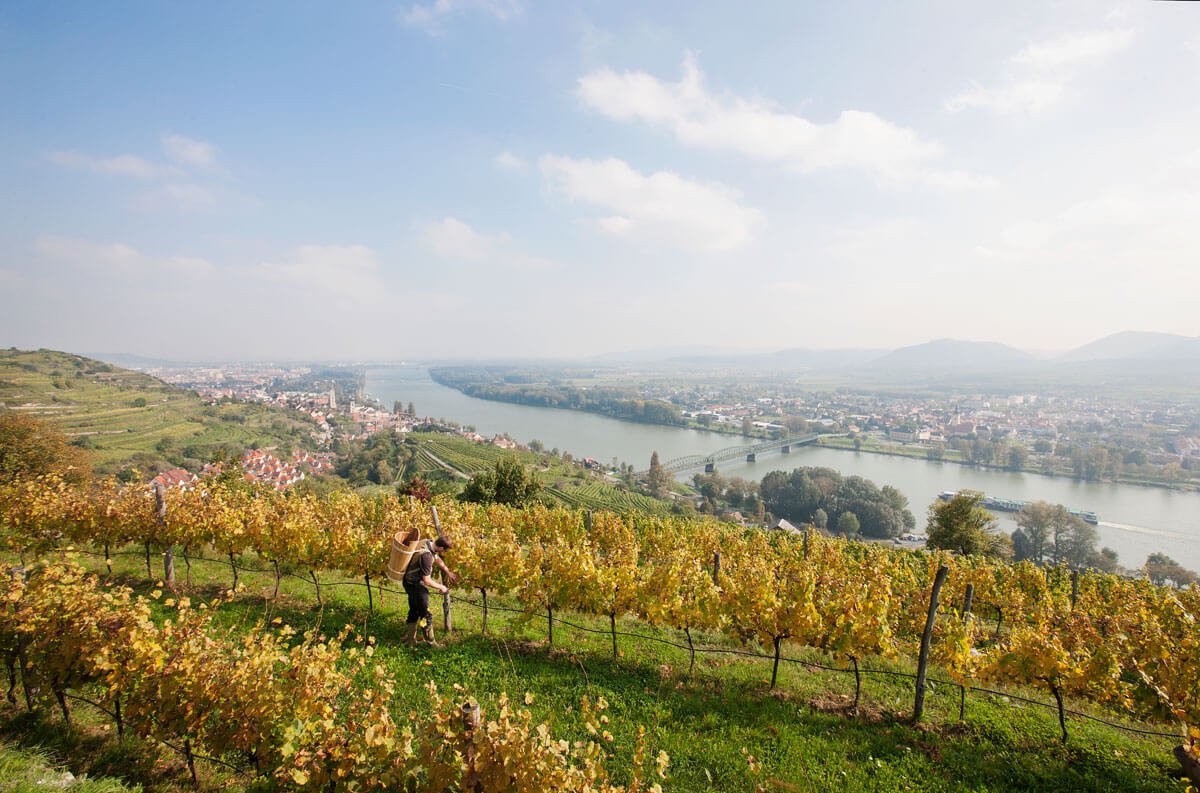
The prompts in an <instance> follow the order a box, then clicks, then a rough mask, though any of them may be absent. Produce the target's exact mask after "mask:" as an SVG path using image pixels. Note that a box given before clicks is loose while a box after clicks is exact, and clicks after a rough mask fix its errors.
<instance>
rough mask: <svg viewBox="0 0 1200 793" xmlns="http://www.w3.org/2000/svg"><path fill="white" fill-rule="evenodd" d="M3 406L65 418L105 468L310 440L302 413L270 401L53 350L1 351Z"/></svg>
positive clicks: (193, 461)
mask: <svg viewBox="0 0 1200 793" xmlns="http://www.w3.org/2000/svg"><path fill="white" fill-rule="evenodd" d="M0 406H2V407H3V409H7V410H15V411H20V412H22V413H27V414H30V415H34V416H37V417H38V418H41V419H45V420H48V421H51V422H52V423H54V424H55V425H57V426H58V427H59V428H60V429H61V430H62V431H63V432H64V433H66V434H67V436H68V437H69V438H71V439H72V441H73V442H74V443H75V445H77V446H81V447H83V448H86V449H89V450H91V451H92V452H93V454H94V459H95V463H96V467H97V470H99V471H101V472H115V471H118V470H120V469H121V468H124V467H125V466H128V465H134V466H137V467H138V468H139V469H141V470H142V471H143V472H150V471H153V470H158V469H162V468H166V467H170V466H175V465H183V466H185V467H188V468H191V469H193V470H194V469H197V468H199V467H200V465H201V464H202V463H204V462H207V461H209V460H211V459H212V458H213V457H214V456H215V455H216V454H217V453H218V452H221V451H225V452H227V453H231V454H240V453H241V452H242V451H243V450H245V449H247V448H250V447H251V446H253V445H258V446H261V447H267V446H280V447H286V448H298V447H305V446H308V445H309V444H310V439H309V430H310V429H311V424H310V423H309V422H308V421H307V420H305V419H304V417H302V416H298V415H296V414H293V413H290V412H287V411H284V410H280V409H278V408H275V407H270V406H266V405H251V404H245V403H239V404H228V405H206V404H204V402H203V401H201V399H200V398H199V397H198V396H196V395H195V394H194V393H192V392H190V391H184V390H182V389H179V388H175V387H174V386H171V385H168V384H166V383H164V382H162V381H161V380H157V379H155V378H153V377H150V376H149V375H145V374H141V373H140V372H134V371H130V370H128V369H121V368H119V367H116V366H112V365H111V364H106V363H103V362H101V361H97V360H94V359H91V358H85V357H83V356H80V355H73V354H71V353H65V352H56V351H53V350H37V351H21V350H13V349H9V350H3V351H0Z"/></svg>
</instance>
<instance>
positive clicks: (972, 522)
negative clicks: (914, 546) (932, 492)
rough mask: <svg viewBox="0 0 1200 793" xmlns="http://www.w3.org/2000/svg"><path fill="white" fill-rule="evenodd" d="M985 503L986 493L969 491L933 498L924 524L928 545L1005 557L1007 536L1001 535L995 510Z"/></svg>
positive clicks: (972, 553) (970, 553)
mask: <svg viewBox="0 0 1200 793" xmlns="http://www.w3.org/2000/svg"><path fill="white" fill-rule="evenodd" d="M982 503H983V494H982V493H976V492H974V491H970V490H964V491H961V492H959V493H957V494H955V495H954V497H953V498H951V499H949V500H947V501H943V500H941V499H938V500H937V501H934V502H933V503H932V504H931V505H930V506H929V518H928V523H927V524H926V527H925V533H926V534H927V535H928V537H929V540H928V542H927V543H926V545H927V546H928V547H930V548H942V549H945V550H947V551H954V552H956V553H961V554H967V555H980V556H999V557H1003V556H1005V550H1006V546H1007V543H1005V540H1007V539H1008V538H1007V536H1005V537H1004V539H1001V538H1000V535H999V534H998V533H997V531H996V521H995V519H994V518H993V517H992V513H990V512H988V511H987V510H986V509H984V508H983V506H982Z"/></svg>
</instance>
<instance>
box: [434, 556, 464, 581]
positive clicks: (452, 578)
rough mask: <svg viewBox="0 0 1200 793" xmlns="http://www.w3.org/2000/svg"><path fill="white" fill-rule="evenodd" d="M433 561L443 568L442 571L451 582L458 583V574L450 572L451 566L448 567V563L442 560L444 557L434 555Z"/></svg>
mask: <svg viewBox="0 0 1200 793" xmlns="http://www.w3.org/2000/svg"><path fill="white" fill-rule="evenodd" d="M433 563H434V564H436V565H437V566H438V567H439V568H441V571H442V572H443V573H445V574H446V578H448V579H450V583H451V584H456V583H458V575H456V574H455V573H452V572H450V568H449V567H446V563H445V562H443V561H442V557H440V556H435V557H433Z"/></svg>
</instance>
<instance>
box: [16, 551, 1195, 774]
mask: <svg viewBox="0 0 1200 793" xmlns="http://www.w3.org/2000/svg"><path fill="white" fill-rule="evenodd" d="M84 561H85V563H86V564H88V565H89V566H91V567H92V568H93V569H95V570H96V571H97V572H101V571H103V569H104V568H103V564H102V561H101V560H98V559H96V558H95V557H84ZM450 563H451V565H453V558H452V557H451V558H450ZM240 564H242V565H243V566H244V567H246V568H256V569H262V568H264V567H265V565H264V564H263V562H262V561H261V560H258V559H256V558H254V557H253V556H247V557H244V558H242V559H241V560H240ZM294 572H295V573H296V575H294V576H289V577H286V578H285V579H284V584H283V589H282V591H281V594H280V597H279V599H278V600H277V601H273V600H272V599H271V590H272V585H273V579H272V576H271V575H270V574H268V573H252V572H248V571H247V570H243V571H242V572H241V574H240V580H241V582H242V583H243V585H244V586H245V588H244V590H242V591H241V592H240V593H239V596H238V597H236V598H234V599H232V600H231V601H228V602H225V601H223V602H221V603H220V604H219V605H217V606H216V608H217V609H218V613H219V620H220V622H221V623H222V624H224V625H225V626H227V628H228V629H230V630H232V631H234V632H235V633H241V632H245V631H250V630H255V629H257V628H256V624H257V622H258V621H259V620H263V621H267V622H269V621H270V620H271V619H273V618H275V617H280V618H282V619H283V620H284V621H285V622H286V623H288V624H290V625H293V626H295V627H296V628H298V629H300V630H304V629H307V628H314V627H318V626H320V629H321V630H324V631H327V632H335V631H336V630H337V629H338V628H339V627H340V626H342V625H348V624H353V625H357V626H359V627H360V628H361V629H363V630H364V631H365V632H367V633H369V634H371V635H373V636H376V637H377V638H378V641H379V645H378V651H377V652H376V654H375V660H377V661H378V662H379V663H380V664H383V665H385V666H386V668H387V669H388V670H389V671H391V672H392V673H394V674H395V675H396V676H397V679H398V682H399V683H400V685H399V686H398V687H397V692H396V697H395V703H394V704H395V710H396V712H398V713H405V712H407V711H408V710H410V709H419V708H421V707H422V706H423V703H424V697H425V695H424V693H423V691H424V687H425V685H426V684H427V683H428V682H429V681H431V680H432V681H434V682H435V683H436V684H437V685H438V687H439V690H441V691H443V692H451V691H454V690H455V686H462V687H463V690H462V691H461V692H459V693H457V694H455V696H460V697H466V696H468V695H471V696H475V697H476V698H477V699H478V700H479V701H480V703H481V705H482V707H483V709H484V713H485V718H486V716H487V713H488V712H494V710H495V707H496V698H497V696H498V694H499V692H500V691H508V692H509V693H510V694H511V695H513V696H516V697H521V696H523V695H524V694H525V693H528V694H530V695H531V696H530V697H528V698H527V700H526V701H529V702H530V703H531V704H530V705H529V708H530V710H531V711H533V714H534V716H535V718H537V719H539V720H544V721H546V722H548V724H549V725H550V728H551V730H552V731H553V732H554V733H555V735H556V736H561V737H564V738H566V739H568V740H577V739H581V738H583V737H585V736H586V731H585V730H584V728H583V725H582V723H581V717H580V714H579V708H578V706H579V698H580V697H581V696H585V695H586V696H589V697H591V698H592V699H593V700H594V699H595V698H597V697H603V698H605V699H606V700H607V701H608V702H609V703H610V708H609V711H608V715H609V717H610V722H609V723H608V725H607V729H609V730H610V731H611V732H612V733H613V741H612V742H611V744H610V750H611V754H612V755H613V761H612V762H611V765H612V766H613V767H614V768H620V767H621V766H622V765H624V764H627V763H628V762H629V759H630V756H631V753H632V747H633V743H634V738H635V734H636V731H637V729H638V727H639V726H643V727H645V728H646V730H647V733H648V736H649V742H650V746H651V748H652V751H657V750H659V749H663V750H665V751H667V752H668V753H669V754H670V756H671V769H670V773H669V777H668V779H667V780H666V782H665V783H664V789H665V790H666V791H707V790H718V791H739V792H740V791H749V790H753V789H755V787H756V785H759V784H761V785H763V786H764V789H766V790H782V791H793V790H795V791H825V790H835V789H836V790H839V791H846V792H847V793H848V792H850V791H876V790H936V791H983V790H995V791H1004V790H1014V791H1015V790H1047V791H1050V790H1054V791H1058V790H1097V791H1099V790H1129V791H1178V790H1181V789H1182V786H1181V785H1180V784H1179V783H1178V782H1177V781H1176V780H1175V779H1174V778H1173V777H1172V774H1173V773H1174V772H1175V770H1176V768H1177V767H1176V766H1175V765H1174V762H1173V760H1171V758H1170V754H1169V752H1170V747H1171V745H1172V744H1173V743H1174V741H1171V740H1169V739H1161V738H1144V737H1139V736H1136V735H1132V734H1128V733H1125V732H1121V731H1118V730H1115V729H1113V728H1111V727H1107V726H1104V725H1101V724H1097V723H1094V722H1089V721H1084V720H1081V719H1074V718H1073V719H1071V722H1070V727H1071V739H1070V741H1069V742H1068V743H1067V744H1066V745H1065V746H1063V745H1061V744H1060V743H1059V741H1058V738H1057V735H1058V725H1057V723H1056V720H1055V715H1054V712H1053V710H1051V709H1046V708H1041V707H1036V706H1031V705H1026V704H1022V703H1020V702H1018V701H1017V700H1015V699H1012V698H1010V697H1000V696H994V695H987V694H981V693H978V692H972V693H971V694H970V695H969V696H968V697H967V699H966V708H965V719H964V721H962V722H959V721H958V705H959V692H958V689H957V687H955V686H948V685H940V684H936V683H935V684H934V687H933V690H932V691H931V693H930V697H929V699H928V701H927V710H926V722H925V724H924V725H922V726H920V727H914V726H912V725H911V724H909V723H908V721H907V719H906V715H907V711H908V709H909V708H910V707H911V700H912V687H911V681H908V680H905V679H903V678H892V677H888V676H882V675H880V676H869V677H867V678H866V680H865V682H864V700H863V704H862V707H861V708H860V711H859V713H858V714H857V715H856V714H854V713H852V712H851V710H850V707H849V703H850V698H851V694H852V692H853V685H854V681H853V676H852V675H847V674H844V673H836V672H830V671H824V670H820V669H813V668H808V667H805V666H802V665H801V664H798V663H796V664H785V666H784V668H783V669H782V670H781V675H780V685H779V686H778V689H777V690H775V691H769V690H768V687H767V683H766V680H767V677H768V676H769V674H770V665H769V662H766V661H762V660H753V659H743V658H739V657H737V656H735V655H730V654H727V653H726V654H711V655H701V656H700V657H699V658H698V660H697V665H696V670H695V672H694V674H692V675H689V674H688V673H687V666H688V660H687V653H686V652H685V651H681V650H679V649H677V648H675V647H671V646H668V645H665V644H662V643H661V641H660V640H669V641H672V642H678V641H679V638H680V637H679V636H677V635H676V634H674V633H673V632H671V631H660V630H656V629H652V628H650V627H648V626H646V625H643V624H640V623H637V622H636V621H633V620H621V621H619V622H618V623H617V627H618V630H619V631H621V632H622V633H623V634H625V633H627V634H636V636H633V635H621V636H620V637H619V644H618V652H619V656H618V657H617V658H615V659H614V658H613V657H612V646H611V639H610V636H609V634H608V630H607V629H608V625H607V621H606V620H600V621H597V620H593V619H590V618H587V617H583V616H580V615H575V614H570V615H566V617H565V620H566V622H561V621H560V622H558V624H556V625H555V629H554V644H553V646H548V645H547V642H546V636H547V632H546V621H545V619H544V617H535V618H532V619H531V618H527V617H522V616H520V615H514V614H512V613H509V612H503V611H500V608H499V607H504V606H512V605H515V604H514V603H512V602H510V601H505V600H497V599H491V605H492V608H491V610H490V614H489V618H488V633H487V634H486V635H484V634H483V633H482V625H481V619H480V610H479V609H478V608H477V607H476V606H474V605H472V604H471V603H469V602H468V599H470V600H477V598H478V596H477V594H473V593H467V592H455V593H454V594H453V599H452V603H453V609H452V618H453V621H454V631H453V633H452V634H451V635H450V639H449V643H448V645H447V646H446V647H444V648H442V649H439V650H431V649H429V648H428V647H425V646H418V647H415V648H414V647H407V646H404V645H402V644H401V643H400V637H401V632H402V627H403V623H402V618H403V601H402V595H398V594H397V593H395V592H394V591H389V592H388V593H386V594H385V595H383V596H382V597H383V601H382V607H381V603H380V595H379V594H378V593H375V595H374V609H373V610H369V609H368V604H367V598H366V594H365V591H364V588H363V587H362V586H361V585H359V584H358V582H354V581H346V580H342V579H339V581H337V582H335V581H333V580H329V581H325V582H323V585H322V589H323V591H324V593H325V597H324V606H323V608H318V607H317V605H316V603H315V601H314V597H313V588H312V585H311V583H310V582H308V581H306V580H303V579H302V578H301V577H300V574H301V573H303V571H300V570H296V571H294ZM179 575H180V578H181V579H183V578H184V576H185V571H184V567H183V565H182V564H180V566H179ZM190 575H191V586H190V588H189V592H190V593H191V595H192V597H193V599H196V598H203V599H206V600H207V599H211V598H213V597H215V596H216V595H217V594H218V593H219V592H220V591H221V590H222V589H223V588H224V587H227V586H228V584H229V581H230V570H229V567H228V564H227V563H224V562H221V561H218V560H215V559H213V560H206V561H199V560H193V562H192V564H191V572H190ZM114 578H115V579H116V580H118V581H121V582H125V583H128V584H130V585H132V586H134V587H135V588H137V589H138V590H140V591H142V592H148V591H149V590H150V589H151V588H152V586H153V585H152V584H149V583H148V582H147V580H146V578H145V569H144V567H143V560H142V558H141V556H140V552H138V551H136V550H132V549H130V550H129V551H128V552H127V555H120V556H117V557H116V562H115V566H114ZM435 601H436V598H435ZM439 606H440V603H437V602H435V603H434V613H435V614H437V615H439V616H438V617H437V618H436V621H437V625H438V628H439V636H440V637H441V638H443V639H444V638H445V637H444V635H443V634H442V631H441V630H440V629H441V627H442V626H441V617H440V610H439ZM168 611H169V609H168V608H166V607H165V606H159V607H157V608H156V612H157V613H158V615H159V616H160V617H161V616H164V615H165V614H166V613H167V612H168ZM568 623H570V624H568ZM572 626H577V627H572ZM592 631H594V632H592ZM698 639H699V641H700V642H703V643H704V644H706V645H709V646H712V647H714V648H716V649H718V650H726V651H728V650H738V649H742V648H741V647H739V646H738V645H734V644H731V643H729V642H728V641H727V640H723V639H721V638H720V637H718V636H715V635H713V636H699V637H698ZM787 655H789V656H791V657H794V658H797V659H800V660H803V661H808V662H813V663H820V664H824V665H831V666H840V664H836V663H834V662H833V661H832V660H831V659H830V658H829V657H827V656H825V655H823V654H820V653H815V652H803V651H799V650H793V649H790V648H789V651H788V653H787ZM871 663H872V666H874V667H875V668H882V669H884V670H888V669H893V670H895V671H911V670H908V669H907V668H906V667H905V666H904V665H903V664H895V665H888V664H885V663H884V662H880V661H876V660H872V662H871ZM942 676H943V675H941V674H939V673H934V674H933V677H934V678H939V679H940V678H941V677H942ZM1021 693H1025V692H1021ZM1032 696H1034V697H1035V698H1039V699H1041V698H1044V697H1039V696H1038V695H1036V694H1034V695H1032ZM72 713H73V717H74V721H75V724H74V725H73V726H71V727H67V726H66V725H63V724H62V723H61V721H59V720H58V719H57V718H55V717H53V716H51V715H50V712H49V711H47V712H46V713H45V714H44V715H43V716H41V717H40V718H37V719H31V718H30V717H28V716H25V715H23V714H19V713H17V712H16V710H15V708H14V709H12V710H10V711H9V712H8V713H7V715H6V717H5V723H4V724H3V725H2V726H0V732H2V733H3V736H4V738H5V739H6V740H8V741H10V742H11V741H24V742H25V743H26V744H40V745H43V746H45V747H46V748H47V749H48V750H49V751H51V752H52V753H54V754H55V756H56V759H57V760H58V762H62V763H67V764H68V765H69V766H70V767H71V769H72V770H73V771H74V772H75V773H76V774H79V773H84V772H90V774H91V776H93V777H95V776H96V775H98V774H99V773H101V772H102V771H103V772H104V773H117V772H116V771H115V769H114V764H113V763H112V758H113V756H114V755H120V756H123V757H125V758H126V760H127V765H126V766H125V770H124V771H122V772H120V775H121V776H122V777H123V779H124V782H126V783H128V784H141V785H143V786H144V788H145V789H146V790H147V791H155V790H183V789H188V788H189V787H190V782H188V781H187V780H186V774H185V772H184V770H183V767H182V763H181V762H180V761H179V760H178V759H176V758H174V757H172V753H171V752H170V751H166V750H164V751H163V753H162V755H161V757H160V758H159V759H158V760H157V762H155V761H153V760H152V759H148V757H149V756H150V755H152V754H153V752H154V751H155V750H153V749H152V748H151V747H146V746H142V745H137V744H136V742H131V741H130V740H128V739H127V740H126V742H125V743H124V744H117V743H116V742H115V741H114V740H113V739H112V737H111V728H110V727H108V726H107V725H106V724H105V721H106V720H105V719H104V718H103V717H102V716H100V715H99V714H96V713H94V712H91V711H90V709H89V708H88V707H87V706H86V705H82V704H73V706H72ZM1108 718H1114V717H1113V716H1111V715H1109V716H1108ZM1156 728H1158V729H1161V727H1157V726H1156ZM200 771H201V782H202V785H203V786H206V787H209V788H217V787H220V788H221V789H225V790H234V791H238V790H244V789H247V788H248V787H250V786H252V783H251V780H250V778H249V777H248V776H246V775H244V774H238V773H233V772H231V771H229V770H228V769H226V768H223V767H221V766H219V765H215V764H212V763H203V762H202V763H201V764H200ZM619 776H620V774H618V777H619ZM0 789H2V788H0ZM106 789H107V788H106ZM255 789H262V787H261V784H260V785H259V786H258V787H255Z"/></svg>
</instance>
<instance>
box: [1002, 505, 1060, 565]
mask: <svg viewBox="0 0 1200 793" xmlns="http://www.w3.org/2000/svg"><path fill="white" fill-rule="evenodd" d="M1060 510H1061V507H1056V506H1055V505H1053V504H1050V503H1048V502H1046V501H1031V502H1030V503H1028V504H1026V505H1025V506H1024V507H1023V508H1022V509H1021V511H1020V512H1019V513H1017V526H1018V528H1017V531H1016V532H1014V533H1013V555H1014V558H1015V559H1016V560H1017V561H1018V562H1021V561H1025V560H1029V561H1031V562H1033V563H1035V564H1041V563H1042V562H1043V561H1045V558H1046V554H1047V551H1048V549H1049V547H1050V546H1049V540H1050V537H1052V536H1053V535H1054V531H1055V529H1054V526H1055V524H1056V523H1058V522H1059V521H1060V520H1061V515H1060V514H1059V512H1060ZM1018 533H1019V537H1018Z"/></svg>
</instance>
